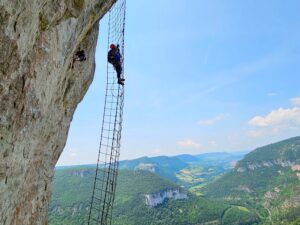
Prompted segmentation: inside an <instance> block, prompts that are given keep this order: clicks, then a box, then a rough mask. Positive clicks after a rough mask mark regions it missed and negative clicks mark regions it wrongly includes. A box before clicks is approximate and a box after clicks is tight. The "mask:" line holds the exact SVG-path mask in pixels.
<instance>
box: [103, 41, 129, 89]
mask: <svg viewBox="0 0 300 225" xmlns="http://www.w3.org/2000/svg"><path fill="white" fill-rule="evenodd" d="M121 60H122V55H121V53H120V49H119V45H117V46H116V45H114V44H111V45H110V50H109V52H108V55H107V61H108V62H109V63H111V64H112V65H113V67H114V68H115V70H116V72H117V77H118V84H121V85H124V81H125V79H124V78H121V74H122V62H121Z"/></svg>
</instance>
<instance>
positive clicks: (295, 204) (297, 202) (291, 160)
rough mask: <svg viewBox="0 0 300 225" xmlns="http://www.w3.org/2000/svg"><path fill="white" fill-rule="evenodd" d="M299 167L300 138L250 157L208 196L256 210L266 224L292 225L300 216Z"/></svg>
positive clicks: (209, 187) (208, 191) (211, 188)
mask: <svg viewBox="0 0 300 225" xmlns="http://www.w3.org/2000/svg"><path fill="white" fill-rule="evenodd" d="M299 164H300V137H295V138H291V139H288V140H285V141H282V142H278V143H274V144H271V145H268V146H265V147H261V148H258V149H256V150H254V151H253V152H251V153H249V154H248V155H246V156H245V157H244V159H243V160H241V161H239V162H238V164H237V166H236V167H235V169H234V170H232V171H231V172H229V173H227V174H225V175H223V176H222V177H220V178H219V179H217V180H216V181H214V182H213V183H211V184H209V185H207V186H206V187H205V188H204V192H205V194H206V196H207V197H209V198H215V199H218V200H222V201H225V202H227V203H229V204H238V205H243V206H246V207H248V208H253V209H256V210H257V211H258V213H259V214H260V215H261V217H262V218H264V219H265V220H266V224H267V223H268V221H269V222H273V223H278V224H288V223H289V222H288V221H289V220H290V221H294V220H295V217H296V218H298V216H296V215H298V214H300V211H299V206H300V197H299V196H300V181H299V171H300V168H299V167H298V166H299ZM283 220H285V222H284V223H281V222H279V221H283Z"/></svg>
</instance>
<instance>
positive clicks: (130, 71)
mask: <svg viewBox="0 0 300 225" xmlns="http://www.w3.org/2000/svg"><path fill="white" fill-rule="evenodd" d="M127 3H128V5H127V25H126V37H125V39H126V46H125V76H126V90H125V91H126V94H125V108H124V124H123V136H122V149H121V158H122V159H131V158H136V157H140V156H144V155H148V156H154V155H176V154H184V153H190V154H199V153H203V152H212V151H245V150H252V149H254V148H256V147H259V146H261V145H264V144H268V143H271V142H275V141H279V140H281V139H285V138H288V137H292V136H297V135H299V134H300V88H299V83H300V68H299V65H300V42H299V40H300V23H299V21H300V14H299V9H300V2H299V1H296V0H294V1H293V0H289V1H279V0H265V1H259V0H243V1H239V0H226V1H224V0H214V1H211V0H188V1H174V0H172V1H171V0H162V1H158V0H154V1H127ZM106 50H107V18H104V19H103V20H102V21H101V25H100V35H99V40H98V45H97V53H96V63H97V68H96V73H95V79H94V81H93V84H92V85H91V87H90V89H89V91H88V93H87V95H86V96H85V98H84V100H83V101H82V102H81V103H80V105H79V106H78V108H77V110H76V113H75V115H74V118H73V122H72V124H71V129H70V132H69V137H68V141H67V145H66V147H65V150H64V152H63V153H62V155H61V158H60V160H59V162H58V165H70V164H86V163H95V162H96V157H97V152H98V145H99V137H100V129H101V118H102V111H103V102H104V101H103V99H104V91H105V80H104V78H105V75H106Z"/></svg>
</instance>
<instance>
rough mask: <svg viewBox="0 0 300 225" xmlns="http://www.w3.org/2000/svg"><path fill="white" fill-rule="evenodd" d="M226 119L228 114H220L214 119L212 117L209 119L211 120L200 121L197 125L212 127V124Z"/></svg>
mask: <svg viewBox="0 0 300 225" xmlns="http://www.w3.org/2000/svg"><path fill="white" fill-rule="evenodd" d="M226 117H228V114H223V113H222V114H220V115H218V116H216V117H214V118H211V119H207V120H200V121H199V122H198V124H200V125H208V126H209V125H214V124H216V123H217V122H219V121H222V120H224V119H225V118H226Z"/></svg>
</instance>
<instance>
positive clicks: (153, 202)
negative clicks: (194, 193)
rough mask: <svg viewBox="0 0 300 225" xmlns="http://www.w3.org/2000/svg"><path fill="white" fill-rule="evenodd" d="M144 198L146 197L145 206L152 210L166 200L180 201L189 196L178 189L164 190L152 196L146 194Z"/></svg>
mask: <svg viewBox="0 0 300 225" xmlns="http://www.w3.org/2000/svg"><path fill="white" fill-rule="evenodd" d="M144 197H145V204H146V205H147V206H149V207H151V208H153V207H156V206H158V205H160V204H161V203H163V202H164V201H165V200H166V199H173V200H179V199H187V198H188V196H187V194H186V193H185V192H183V191H182V190H180V189H178V188H176V189H169V190H163V191H160V192H157V193H152V194H145V196H144Z"/></svg>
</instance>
